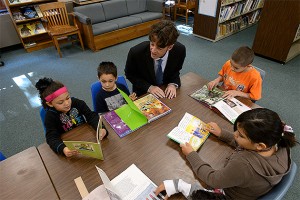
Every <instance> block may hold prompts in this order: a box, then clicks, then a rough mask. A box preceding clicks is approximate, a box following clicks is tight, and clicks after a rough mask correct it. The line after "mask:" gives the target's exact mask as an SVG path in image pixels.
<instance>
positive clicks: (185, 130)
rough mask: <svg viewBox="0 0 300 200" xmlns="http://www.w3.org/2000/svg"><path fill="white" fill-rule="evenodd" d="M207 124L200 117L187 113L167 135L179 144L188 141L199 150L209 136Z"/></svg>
mask: <svg viewBox="0 0 300 200" xmlns="http://www.w3.org/2000/svg"><path fill="white" fill-rule="evenodd" d="M206 126H207V124H206V123H204V122H203V121H201V120H200V119H199V118H197V117H195V116H193V115H191V114H189V113H185V114H184V116H183V118H182V119H181V120H180V122H179V124H178V126H176V127H175V128H174V129H173V130H172V131H171V132H170V133H168V135H167V137H169V138H170V139H172V140H174V141H175V142H178V143H179V144H181V143H184V144H185V143H186V142H188V143H190V144H191V145H192V147H193V149H194V150H195V151H197V150H198V149H199V148H200V146H201V145H202V144H203V143H204V142H205V141H206V139H207V137H208V136H209V132H208V131H207V130H206V129H205V128H206Z"/></svg>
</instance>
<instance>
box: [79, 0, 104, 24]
mask: <svg viewBox="0 0 300 200" xmlns="http://www.w3.org/2000/svg"><path fill="white" fill-rule="evenodd" d="M74 11H75V12H78V13H81V14H83V15H85V16H87V17H89V18H90V19H91V22H92V24H96V23H100V22H104V21H105V16H104V10H103V7H102V4H101V3H95V4H89V5H85V6H78V7H74Z"/></svg>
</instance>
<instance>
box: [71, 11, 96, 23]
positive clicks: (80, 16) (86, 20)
mask: <svg viewBox="0 0 300 200" xmlns="http://www.w3.org/2000/svg"><path fill="white" fill-rule="evenodd" d="M74 15H75V16H76V18H77V19H78V20H79V22H81V23H83V24H87V25H90V24H92V20H91V19H90V18H89V17H88V16H85V15H83V14H81V13H79V12H74Z"/></svg>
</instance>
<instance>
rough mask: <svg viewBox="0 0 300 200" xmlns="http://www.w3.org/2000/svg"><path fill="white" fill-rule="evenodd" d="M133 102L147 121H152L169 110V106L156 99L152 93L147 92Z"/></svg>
mask: <svg viewBox="0 0 300 200" xmlns="http://www.w3.org/2000/svg"><path fill="white" fill-rule="evenodd" d="M134 104H135V105H136V106H137V107H138V109H139V110H140V111H141V112H142V113H143V115H145V116H146V117H147V119H148V121H149V122H151V121H154V120H156V119H158V118H160V117H162V116H164V115H166V114H168V113H169V112H170V111H171V108H169V107H168V106H166V105H165V104H164V103H163V102H161V101H160V100H159V99H157V98H156V97H155V96H154V95H152V94H148V95H146V96H144V97H142V98H140V99H137V100H135V101H134Z"/></svg>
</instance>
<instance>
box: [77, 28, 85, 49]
mask: <svg viewBox="0 0 300 200" xmlns="http://www.w3.org/2000/svg"><path fill="white" fill-rule="evenodd" d="M77 35H78V38H79V41H80V45H81V48H82V50H83V51H84V45H83V42H82V38H81V34H80V32H79V31H78V32H77Z"/></svg>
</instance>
